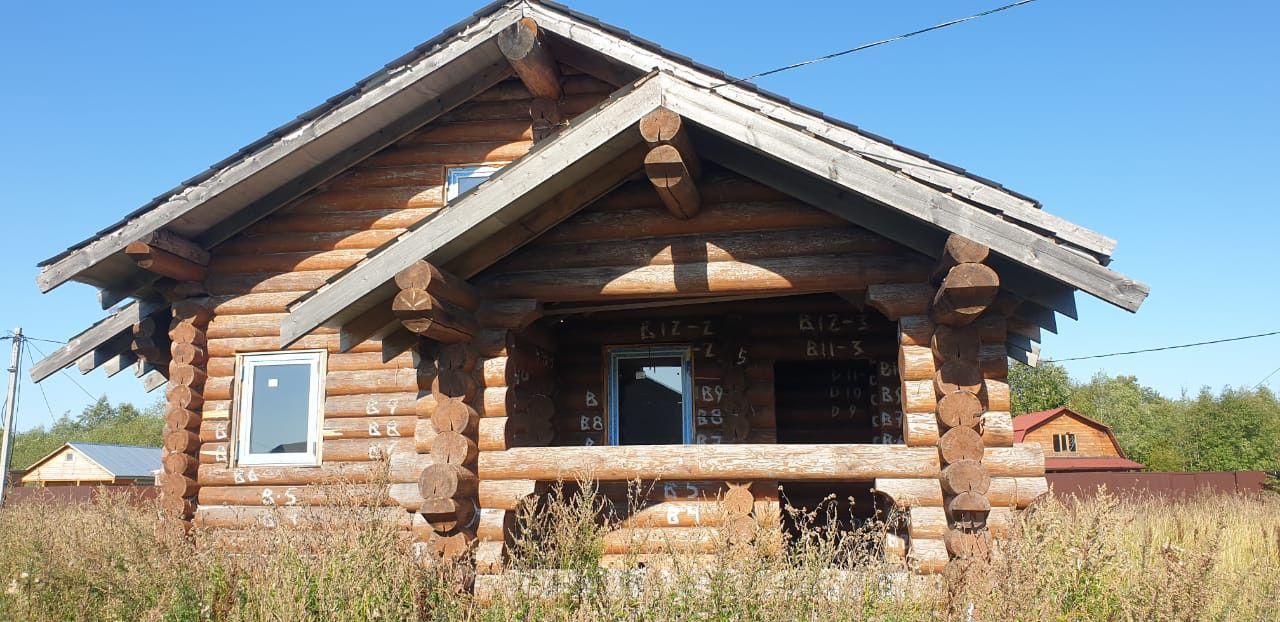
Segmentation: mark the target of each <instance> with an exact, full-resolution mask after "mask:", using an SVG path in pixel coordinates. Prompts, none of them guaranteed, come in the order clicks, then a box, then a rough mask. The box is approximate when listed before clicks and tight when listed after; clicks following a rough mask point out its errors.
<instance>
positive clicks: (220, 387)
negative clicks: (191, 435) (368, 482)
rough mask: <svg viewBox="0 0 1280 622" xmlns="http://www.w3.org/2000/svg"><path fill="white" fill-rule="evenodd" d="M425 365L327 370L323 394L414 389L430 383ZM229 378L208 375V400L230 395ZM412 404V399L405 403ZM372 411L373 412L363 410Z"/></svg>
mask: <svg viewBox="0 0 1280 622" xmlns="http://www.w3.org/2000/svg"><path fill="white" fill-rule="evenodd" d="M430 373H431V370H430V369H429V368H417V369H415V368H405V367H401V368H395V369H371V370H355V371H330V372H328V373H326V374H325V375H324V393H325V395H326V396H344V395H354V396H365V395H375V394H387V393H405V394H407V393H414V392H416V391H417V390H418V387H419V386H420V383H428V384H429V383H430V382H431V377H430V376H429V375H428V376H427V377H426V378H423V377H422V374H430ZM231 385H232V378H231V377H229V376H219V377H214V378H210V379H209V381H208V382H207V383H205V387H204V396H205V397H206V398H207V399H209V400H228V399H231ZM410 404H412V400H411V401H410V402H409V403H408V404H406V407H407V406H408V405H410ZM365 414H373V413H365Z"/></svg>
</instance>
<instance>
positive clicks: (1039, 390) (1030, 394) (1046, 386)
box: [1009, 362, 1071, 415]
mask: <svg viewBox="0 0 1280 622" xmlns="http://www.w3.org/2000/svg"><path fill="white" fill-rule="evenodd" d="M1009 391H1010V399H1011V401H1012V403H1013V414H1014V415H1024V414H1026V413H1031V412H1039V411H1041V410H1049V409H1051V408H1058V407H1059V406H1066V405H1067V401H1068V400H1069V399H1070V398H1071V378H1070V377H1069V376H1067V370H1065V369H1063V368H1062V366H1060V365H1055V364H1053V363H1047V362H1046V363H1041V364H1040V365H1039V366H1038V367H1031V366H1028V365H1023V364H1022V363H1017V362H1014V363H1013V364H1012V366H1011V367H1009Z"/></svg>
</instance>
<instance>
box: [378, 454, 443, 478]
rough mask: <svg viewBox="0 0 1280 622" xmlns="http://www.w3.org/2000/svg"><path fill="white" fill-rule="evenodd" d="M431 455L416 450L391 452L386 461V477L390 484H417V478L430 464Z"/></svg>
mask: <svg viewBox="0 0 1280 622" xmlns="http://www.w3.org/2000/svg"><path fill="white" fill-rule="evenodd" d="M431 463H432V460H431V456H430V455H428V454H420V453H417V452H416V451H403V450H402V451H398V452H395V453H393V454H391V459H389V460H388V461H387V473H386V479H387V481H389V482H391V483H392V484H413V485H414V486H417V485H418V478H419V477H421V476H422V472H423V471H424V470H426V468H427V467H428V466H431Z"/></svg>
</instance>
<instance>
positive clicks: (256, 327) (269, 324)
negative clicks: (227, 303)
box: [205, 313, 338, 339]
mask: <svg viewBox="0 0 1280 622" xmlns="http://www.w3.org/2000/svg"><path fill="white" fill-rule="evenodd" d="M288 315H289V314H288V313H254V314H238V315H219V316H217V317H215V318H213V321H212V322H210V323H209V328H208V330H207V331H206V333H205V334H206V335H207V336H208V338H210V339H225V338H228V337H279V336H280V323H281V322H282V321H284V319H285V318H286V317H288ZM337 332H338V329H336V328H331V327H327V326H323V327H319V328H317V329H316V330H315V331H313V332H312V334H314V335H332V334H335V333H337Z"/></svg>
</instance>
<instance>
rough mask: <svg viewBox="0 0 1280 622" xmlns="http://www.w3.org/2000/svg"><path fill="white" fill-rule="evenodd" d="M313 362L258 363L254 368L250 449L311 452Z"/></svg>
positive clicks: (252, 450)
mask: <svg viewBox="0 0 1280 622" xmlns="http://www.w3.org/2000/svg"><path fill="white" fill-rule="evenodd" d="M311 367H312V366H311V365H310V364H308V363H286V364H280V365H257V366H255V367H254V369H253V403H252V404H250V406H249V408H250V412H251V413H252V415H251V416H250V425H249V453H252V454H280V453H306V452H307V449H308V448H307V427H308V426H307V415H308V410H309V408H310V401H311Z"/></svg>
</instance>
